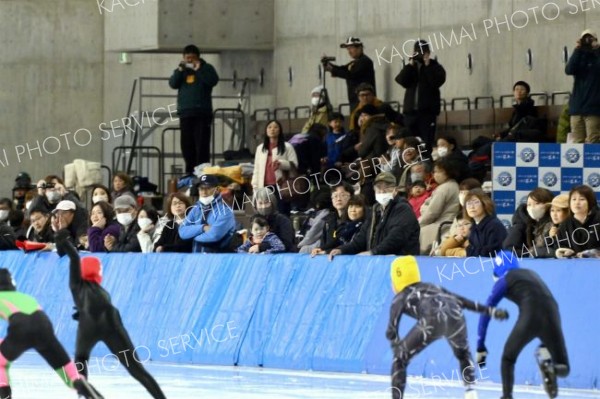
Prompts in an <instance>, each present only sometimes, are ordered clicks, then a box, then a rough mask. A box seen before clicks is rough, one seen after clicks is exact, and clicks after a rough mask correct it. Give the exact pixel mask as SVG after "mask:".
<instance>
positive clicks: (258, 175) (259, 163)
mask: <svg viewBox="0 0 600 399" xmlns="http://www.w3.org/2000/svg"><path fill="white" fill-rule="evenodd" d="M267 157H268V152H266V151H265V152H263V144H261V145H259V146H258V147H257V148H256V154H255V155H254V173H252V188H253V189H254V190H256V189H259V188H263V187H264V186H265V169H266V167H267ZM275 160H277V161H279V163H280V164H281V167H280V168H279V169H277V170H276V171H275V177H276V178H277V180H279V179H281V178H282V177H283V175H282V173H281V171H282V170H290V168H291V163H293V164H294V166H295V167H298V158H297V157H296V151H294V147H292V145H291V144H290V143H285V152H284V153H283V155H280V154H279V151H278V150H277V148H275V149H274V150H273V161H275Z"/></svg>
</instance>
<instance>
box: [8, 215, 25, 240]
mask: <svg viewBox="0 0 600 399" xmlns="http://www.w3.org/2000/svg"><path fill="white" fill-rule="evenodd" d="M24 221H25V213H23V211H22V210H20V209H13V210H11V211H10V213H9V215H8V225H9V226H10V227H11V228H12V229H13V231H14V233H15V237H17V238H23V237H25V234H26V233H27V230H26V229H25V226H24V225H23V222H24Z"/></svg>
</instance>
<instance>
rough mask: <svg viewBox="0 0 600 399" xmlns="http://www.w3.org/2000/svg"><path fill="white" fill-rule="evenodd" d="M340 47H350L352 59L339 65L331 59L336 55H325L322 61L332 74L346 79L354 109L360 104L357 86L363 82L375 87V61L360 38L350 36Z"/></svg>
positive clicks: (349, 52)
mask: <svg viewBox="0 0 600 399" xmlns="http://www.w3.org/2000/svg"><path fill="white" fill-rule="evenodd" d="M340 47H341V48H345V49H348V55H349V56H350V57H351V58H352V61H350V62H349V63H348V64H346V65H341V66H338V65H333V64H332V63H331V61H335V58H334V57H327V56H323V58H321V63H322V64H323V66H324V68H325V70H326V71H329V72H331V76H333V77H338V78H342V79H346V86H347V87H348V102H349V103H350V110H354V108H356V106H357V105H358V96H357V94H356V87H357V86H358V85H359V84H361V83H369V84H370V85H371V86H373V87H375V68H374V67H373V61H372V60H371V59H370V58H369V57H367V56H366V55H365V53H364V52H363V43H362V42H361V41H360V39H359V38H357V37H352V36H350V37H349V38H348V40H346V42H345V43H342V44H340ZM374 94H375V93H374Z"/></svg>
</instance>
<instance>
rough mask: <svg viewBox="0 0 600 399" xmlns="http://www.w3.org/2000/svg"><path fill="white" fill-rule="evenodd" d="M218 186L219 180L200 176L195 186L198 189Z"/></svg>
mask: <svg viewBox="0 0 600 399" xmlns="http://www.w3.org/2000/svg"><path fill="white" fill-rule="evenodd" d="M218 185H219V179H218V178H217V176H215V175H202V176H200V179H199V180H198V183H197V184H196V186H199V187H216V186H218Z"/></svg>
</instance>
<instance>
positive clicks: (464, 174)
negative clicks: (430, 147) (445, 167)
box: [434, 136, 471, 182]
mask: <svg viewBox="0 0 600 399" xmlns="http://www.w3.org/2000/svg"><path fill="white" fill-rule="evenodd" d="M436 144H437V147H436V149H435V152H434V154H437V157H438V159H440V158H443V159H446V160H448V161H450V162H452V163H453V164H454V167H455V168H456V171H457V172H456V181H458V182H461V181H463V180H465V179H468V178H469V177H471V170H470V169H469V158H467V156H466V155H465V154H464V153H463V152H462V150H461V149H460V148H459V147H458V143H457V142H456V139H455V138H454V137H450V136H445V137H440V138H439V139H437V143H436Z"/></svg>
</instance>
